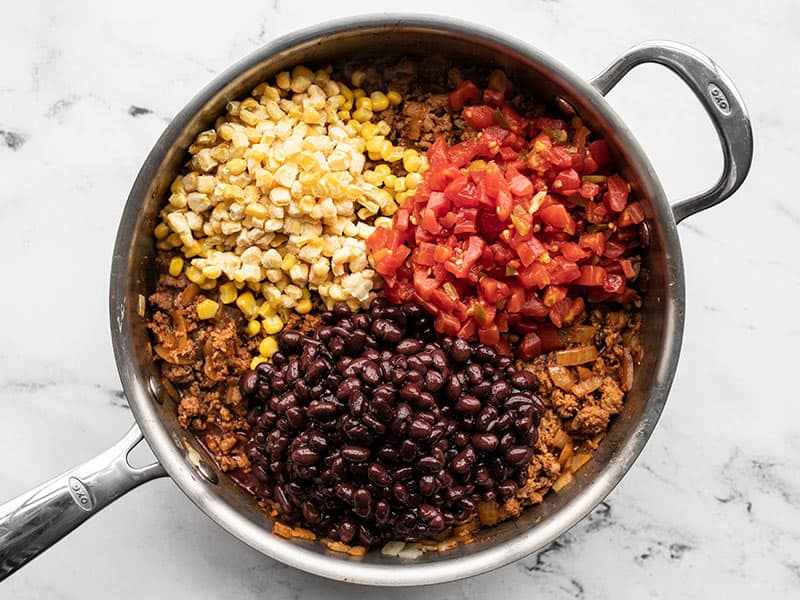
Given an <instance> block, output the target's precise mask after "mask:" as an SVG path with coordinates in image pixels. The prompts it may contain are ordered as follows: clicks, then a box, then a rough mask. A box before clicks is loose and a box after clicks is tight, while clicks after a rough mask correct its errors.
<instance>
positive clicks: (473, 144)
mask: <svg viewBox="0 0 800 600" xmlns="http://www.w3.org/2000/svg"><path fill="white" fill-rule="evenodd" d="M482 148H483V144H482V143H481V142H480V141H479V140H467V141H466V142H461V143H459V144H456V145H454V146H450V148H448V150H447V158H448V160H449V161H450V164H452V165H453V166H455V167H463V166H465V165H467V164H469V162H470V161H471V160H472V159H473V158H475V156H476V155H477V154H478V153H479V152H480V151H481V149H482Z"/></svg>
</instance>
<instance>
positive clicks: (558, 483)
mask: <svg viewBox="0 0 800 600" xmlns="http://www.w3.org/2000/svg"><path fill="white" fill-rule="evenodd" d="M571 481H572V473H570V472H569V471H568V472H566V473H564V474H563V475H562V476H561V477H559V478H558V479H556V480H555V481H554V482H553V491H554V492H555V493H556V494H557V493H558V492H560V491H561V490H563V489H564V488H565V487H567V485H568V484H569V483H570V482H571Z"/></svg>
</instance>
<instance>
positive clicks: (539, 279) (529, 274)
mask: <svg viewBox="0 0 800 600" xmlns="http://www.w3.org/2000/svg"><path fill="white" fill-rule="evenodd" d="M519 282H520V283H521V284H522V285H523V286H524V287H526V288H532V287H534V286H536V287H538V288H539V289H542V288H544V287H545V286H546V285H549V284H550V273H549V271H548V270H547V267H545V266H544V265H543V264H542V263H540V262H535V263H533V264H532V265H530V266H528V267H525V268H524V269H523V270H522V271H520V273H519Z"/></svg>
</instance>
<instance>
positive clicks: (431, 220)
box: [422, 208, 442, 235]
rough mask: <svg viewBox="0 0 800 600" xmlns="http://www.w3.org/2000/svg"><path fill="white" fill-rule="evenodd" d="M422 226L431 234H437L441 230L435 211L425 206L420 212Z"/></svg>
mask: <svg viewBox="0 0 800 600" xmlns="http://www.w3.org/2000/svg"><path fill="white" fill-rule="evenodd" d="M422 227H423V228H424V229H425V231H427V232H428V233H432V234H433V235H437V234H438V233H439V232H440V231H441V230H442V226H441V225H440V224H439V222H438V221H437V220H436V213H435V212H434V211H433V210H432V209H430V208H426V209H425V210H424V211H423V213H422Z"/></svg>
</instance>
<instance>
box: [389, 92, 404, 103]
mask: <svg viewBox="0 0 800 600" xmlns="http://www.w3.org/2000/svg"><path fill="white" fill-rule="evenodd" d="M386 99H387V100H389V104H391V105H392V106H397V105H398V104H400V103H401V102H402V101H403V97H402V96H401V95H400V92H395V91H394V90H389V91H388V92H386Z"/></svg>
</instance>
